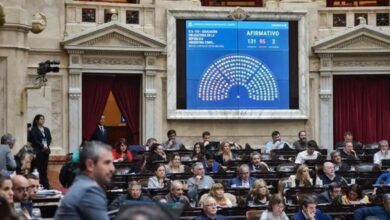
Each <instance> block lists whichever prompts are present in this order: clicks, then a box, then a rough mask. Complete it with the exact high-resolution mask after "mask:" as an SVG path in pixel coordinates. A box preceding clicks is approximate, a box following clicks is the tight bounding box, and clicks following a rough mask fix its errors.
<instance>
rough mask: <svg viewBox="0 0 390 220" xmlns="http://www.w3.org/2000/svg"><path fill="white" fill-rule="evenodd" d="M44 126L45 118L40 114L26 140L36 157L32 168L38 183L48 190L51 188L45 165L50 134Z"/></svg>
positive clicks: (48, 151)
mask: <svg viewBox="0 0 390 220" xmlns="http://www.w3.org/2000/svg"><path fill="white" fill-rule="evenodd" d="M44 124H45V116H43V115H41V114H38V115H36V116H35V117H34V120H33V123H32V128H31V131H30V133H29V135H28V137H29V138H28V139H29V141H30V142H31V144H32V147H33V148H34V152H35V155H36V158H35V160H34V167H35V168H37V169H38V172H39V182H40V184H42V186H43V187H44V188H45V189H50V188H51V187H50V184H49V180H48V178H47V165H48V163H49V155H50V144H51V133H50V130H49V128H47V127H45V126H43V125H44Z"/></svg>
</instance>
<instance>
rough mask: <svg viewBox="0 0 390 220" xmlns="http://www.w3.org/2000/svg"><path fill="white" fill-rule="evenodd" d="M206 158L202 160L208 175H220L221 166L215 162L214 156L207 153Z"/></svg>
mask: <svg viewBox="0 0 390 220" xmlns="http://www.w3.org/2000/svg"><path fill="white" fill-rule="evenodd" d="M204 156H205V159H203V160H202V164H203V167H204V169H205V171H206V173H218V171H219V170H220V169H222V167H221V164H219V163H218V162H217V161H215V156H214V154H212V153H210V152H206V153H205V155H204Z"/></svg>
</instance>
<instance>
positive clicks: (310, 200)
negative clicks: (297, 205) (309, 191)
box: [301, 195, 317, 208]
mask: <svg viewBox="0 0 390 220" xmlns="http://www.w3.org/2000/svg"><path fill="white" fill-rule="evenodd" d="M309 204H316V205H317V203H316V200H315V198H314V196H312V195H307V196H305V197H303V199H302V202H301V205H302V206H303V207H305V208H307V206H308V205H309Z"/></svg>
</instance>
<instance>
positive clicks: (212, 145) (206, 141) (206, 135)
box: [202, 131, 219, 152]
mask: <svg viewBox="0 0 390 220" xmlns="http://www.w3.org/2000/svg"><path fill="white" fill-rule="evenodd" d="M210 136H211V134H210V132H209V131H204V132H203V133H202V143H203V150H204V151H210V152H214V151H217V150H218V145H219V143H218V142H216V141H211V140H210Z"/></svg>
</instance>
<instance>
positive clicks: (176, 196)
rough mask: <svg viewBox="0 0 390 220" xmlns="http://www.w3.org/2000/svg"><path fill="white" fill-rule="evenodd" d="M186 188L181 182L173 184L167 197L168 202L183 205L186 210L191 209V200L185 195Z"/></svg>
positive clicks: (175, 181)
mask: <svg viewBox="0 0 390 220" xmlns="http://www.w3.org/2000/svg"><path fill="white" fill-rule="evenodd" d="M183 190H184V186H183V183H181V182H180V181H179V180H174V181H172V182H171V188H170V192H169V193H168V194H167V195H166V196H165V199H166V200H167V202H172V203H182V204H183V205H184V208H191V205H190V200H189V199H188V198H187V196H185V195H183Z"/></svg>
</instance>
